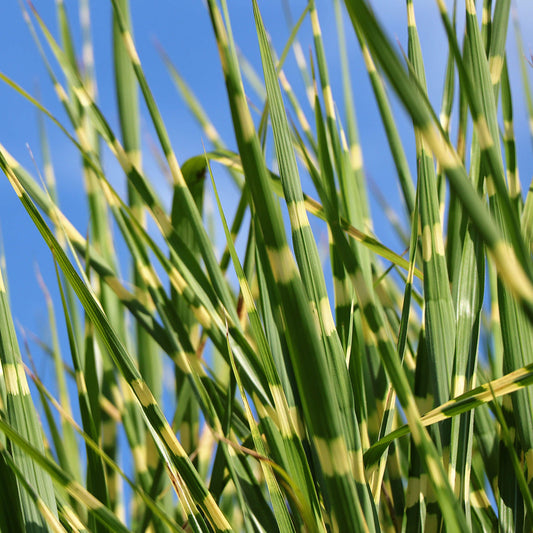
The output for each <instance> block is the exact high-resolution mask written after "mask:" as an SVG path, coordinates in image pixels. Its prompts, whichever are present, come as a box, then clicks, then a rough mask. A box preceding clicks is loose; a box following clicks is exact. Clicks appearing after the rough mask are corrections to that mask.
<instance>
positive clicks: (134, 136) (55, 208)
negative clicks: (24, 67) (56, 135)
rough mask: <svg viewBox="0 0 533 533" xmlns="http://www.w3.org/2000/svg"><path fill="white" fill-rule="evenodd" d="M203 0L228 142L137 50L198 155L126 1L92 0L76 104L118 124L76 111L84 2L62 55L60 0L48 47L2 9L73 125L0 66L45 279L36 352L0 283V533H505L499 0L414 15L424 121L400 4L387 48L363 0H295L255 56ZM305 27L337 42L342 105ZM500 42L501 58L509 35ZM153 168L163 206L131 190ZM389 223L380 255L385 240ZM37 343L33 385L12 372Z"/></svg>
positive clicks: (527, 514) (522, 351) (4, 155)
mask: <svg viewBox="0 0 533 533" xmlns="http://www.w3.org/2000/svg"><path fill="white" fill-rule="evenodd" d="M205 4H206V6H205V8H206V10H207V12H208V14H209V20H210V23H211V29H212V33H213V37H214V39H215V41H216V43H217V48H218V54H219V56H218V60H219V63H220V69H221V74H222V77H223V80H224V83H225V87H224V88H221V89H220V93H219V94H217V95H216V97H217V101H218V102H219V104H220V105H227V108H228V110H229V113H230V117H231V119H230V123H229V124H227V125H226V126H227V128H225V130H224V131H226V130H227V131H229V132H230V133H229V134H228V135H227V138H225V136H226V134H224V135H223V134H221V133H219V131H217V128H215V126H214V124H213V122H212V120H211V118H210V117H209V114H208V113H207V111H206V110H205V108H204V106H203V105H202V102H201V101H200V100H199V99H198V98H197V96H196V95H195V94H194V91H193V90H192V89H191V87H190V86H189V84H188V83H187V81H186V80H185V79H184V78H183V76H182V75H181V73H180V71H179V68H178V66H176V65H175V64H174V63H173V61H172V59H171V58H172V54H171V53H170V51H165V50H163V49H162V47H160V46H159V51H160V54H161V56H162V59H163V68H166V69H167V71H168V74H169V76H170V78H171V80H172V81H173V82H174V83H175V86H176V89H177V91H178V93H179V95H180V96H181V98H182V100H183V102H184V103H185V105H186V106H187V108H188V110H189V111H190V113H191V114H192V116H193V118H194V119H195V120H196V121H197V123H198V125H199V127H200V128H201V130H202V132H203V139H204V142H205V143H206V145H205V146H204V145H203V144H202V142H201V140H198V147H197V148H198V149H197V151H196V152H195V153H194V154H193V155H192V156H191V157H189V158H188V159H187V160H185V161H182V162H179V161H178V157H177V155H176V150H175V147H174V145H173V140H172V138H171V136H170V134H169V130H168V124H167V117H166V116H163V114H162V113H161V111H160V106H159V105H158V102H157V101H156V99H155V97H154V93H153V92H152V89H151V85H150V79H148V76H147V73H146V71H145V69H144V67H143V58H142V57H141V56H140V53H139V52H138V50H137V48H136V44H135V38H134V35H133V27H132V26H133V24H132V20H135V17H134V16H133V15H134V13H132V12H131V10H135V5H134V4H133V3H131V5H130V2H129V1H128V0H111V1H110V7H111V8H112V9H110V11H109V12H110V16H111V17H112V19H111V24H112V28H113V32H112V38H111V39H110V44H109V53H110V57H112V64H113V71H114V77H115V87H114V88H112V89H109V88H108V87H100V88H98V91H100V92H102V91H106V92H107V91H109V90H110V91H111V92H113V90H114V94H115V99H116V104H117V108H116V111H115V112H114V114H113V116H111V115H110V114H109V115H107V114H106V113H104V110H103V109H102V108H101V107H100V104H99V101H98V97H97V94H98V91H97V78H96V71H97V68H98V65H95V64H94V63H93V53H92V48H93V37H92V33H93V32H92V29H91V24H90V17H89V14H90V10H89V4H88V2H87V1H86V0H85V1H81V0H80V2H79V10H80V20H81V26H80V29H81V35H80V39H78V36H76V35H75V33H74V31H75V30H74V29H73V26H72V25H71V22H70V16H69V15H70V14H69V13H67V8H68V9H71V6H70V5H67V4H66V3H63V2H57V3H56V9H57V21H58V24H57V30H56V31H57V33H56V32H55V31H52V30H51V27H50V25H49V23H48V22H47V21H45V20H43V18H41V16H40V14H39V13H38V11H37V10H36V9H35V8H34V7H33V6H31V5H30V8H29V9H30V11H29V12H26V11H24V16H25V19H26V22H27V24H28V29H29V32H30V33H31V35H32V36H33V38H34V40H35V43H36V46H37V48H38V50H39V53H40V54H41V57H42V60H43V62H44V65H45V67H46V69H47V72H48V74H49V77H50V82H51V83H52V86H53V88H54V90H55V92H56V94H57V96H58V99H59V102H60V105H61V106H62V107H63V110H64V116H65V117H66V119H67V120H68V121H69V123H68V124H66V123H65V124H63V123H61V122H60V120H59V119H58V118H57V117H56V116H54V114H53V113H51V112H50V111H49V110H48V109H47V107H46V105H44V104H42V103H40V102H39V101H38V99H37V98H35V97H32V96H31V95H30V94H29V93H28V92H27V91H26V90H25V89H24V88H23V87H20V86H19V85H18V84H17V83H16V81H15V80H12V79H11V78H9V76H8V75H6V74H3V73H0V78H1V80H2V81H3V82H4V83H6V84H7V85H9V86H10V88H11V90H13V91H16V92H18V93H19V94H20V96H22V97H23V98H24V99H26V101H27V102H28V103H30V104H31V105H33V106H34V107H35V108H36V109H37V111H38V113H39V128H40V136H41V149H42V158H43V162H44V171H43V174H44V180H43V181H42V182H41V181H40V177H39V175H34V174H33V173H32V172H30V171H29V170H27V169H25V168H23V167H22V166H21V165H20V164H19V162H18V161H16V159H15V158H14V157H13V156H12V155H11V154H10V153H9V151H8V148H7V145H8V144H9V143H8V140H5V139H0V142H2V144H0V168H1V169H2V171H3V174H4V175H5V178H6V180H7V182H8V183H9V184H10V185H11V187H12V188H13V189H14V191H15V193H16V196H17V197H18V199H19V201H20V202H21V204H22V206H23V208H24V209H25V211H26V212H27V214H28V216H29V218H30V219H31V221H32V222H33V224H34V225H35V227H36V228H37V230H38V232H39V233H40V235H41V237H42V239H43V242H45V243H46V245H47V246H48V248H49V249H50V251H51V254H52V257H53V261H54V263H55V266H56V272H57V276H56V277H55V278H54V279H53V280H51V281H50V280H47V281H46V282H45V281H43V280H40V283H41V286H42V289H43V293H44V295H45V302H46V311H47V314H48V317H49V321H48V323H47V325H46V329H47V330H48V331H49V339H50V340H48V339H43V340H40V339H38V343H37V347H35V346H34V345H33V343H30V342H29V338H27V337H26V336H25V335H22V334H21V335H19V336H18V337H17V334H16V331H15V327H14V321H13V318H12V314H11V307H10V303H9V297H8V291H7V286H8V285H7V276H6V272H5V268H4V267H3V264H4V262H3V261H2V268H1V269H0V479H1V481H2V483H3V485H2V486H3V487H6V490H5V495H6V496H5V498H1V499H0V531H26V530H27V531H69V532H70V531H99V532H100V531H101V532H108V531H154V532H158V533H159V532H161V533H166V532H170V531H177V532H179V531H194V532H208V531H217V532H218V531H246V532H250V533H252V532H261V531H265V532H272V531H280V532H283V533H285V532H291V531H309V532H314V531H317V532H318V531H320V532H326V531H343V532H344V531H357V532H358V531H369V532H373V531H382V530H383V531H397V532H400V531H441V530H446V531H450V532H452V531H453V532H455V531H492V530H495V529H498V530H504V531H530V530H531V529H532V527H533V497H532V492H531V491H532V489H533V481H532V480H533V426H532V424H531V418H532V413H533V389H532V388H531V385H532V384H533V361H532V360H531V357H532V355H531V354H532V353H533V263H532V261H531V242H532V241H533V224H532V213H533V193H532V192H531V188H530V189H529V191H528V192H527V194H525V195H524V194H523V192H522V187H521V182H520V174H519V170H520V168H519V164H518V160H519V159H518V153H519V150H521V149H523V148H522V143H521V139H520V138H515V134H516V131H517V129H516V128H515V126H514V124H513V117H516V116H517V115H518V114H519V113H520V110H521V109H522V107H523V104H522V102H521V101H520V100H519V99H517V98H516V96H515V92H516V87H515V86H516V82H515V79H514V73H513V72H511V70H510V64H511V61H510V58H509V57H508V52H507V51H506V43H507V41H508V39H509V37H508V35H507V34H508V33H510V32H509V28H510V23H509V19H510V2H509V1H508V0H498V2H496V3H495V5H494V6H492V3H491V2H490V1H489V0H486V1H485V2H484V3H483V5H482V6H478V5H476V3H475V2H474V1H473V0H466V2H465V3H464V5H459V4H458V5H454V10H453V13H449V12H448V10H447V5H446V3H445V2H444V1H443V0H438V1H437V6H438V10H439V14H440V23H441V24H442V27H443V32H444V34H445V35H446V39H447V40H446V42H444V45H445V46H443V47H442V52H443V53H446V54H447V57H446V62H445V65H446V66H445V70H444V71H443V72H442V81H443V84H444V86H443V92H442V95H441V97H440V101H441V107H440V109H435V108H434V107H433V106H432V103H431V102H433V101H434V100H435V98H434V95H432V94H430V93H429V89H428V87H429V84H428V83H427V81H426V74H427V72H426V68H427V65H425V64H424V60H423V51H424V42H423V41H422V40H421V38H420V35H419V30H420V26H419V24H421V23H420V22H418V24H417V18H416V6H415V3H414V2H413V1H412V0H406V3H405V9H406V20H407V26H406V28H405V39H406V43H407V46H406V52H405V54H403V53H402V52H403V51H402V50H401V49H400V48H399V47H398V46H397V45H396V44H394V43H393V41H392V40H391V39H390V37H389V36H388V35H387V33H386V31H385V30H384V29H383V25H382V24H381V23H380V21H379V20H378V19H377V18H376V15H375V13H374V10H373V9H372V6H371V2H365V1H364V0H345V1H344V2H340V1H339V0H333V2H331V5H330V4H329V3H328V4H326V5H322V4H319V5H316V4H315V1H314V0H309V2H307V3H306V5H304V6H302V8H301V11H300V13H298V18H297V19H296V22H295V23H293V22H292V21H291V16H290V13H288V11H290V10H288V9H287V4H288V2H286V3H285V6H284V7H285V15H286V16H287V21H288V24H289V30H288V32H287V35H288V39H287V41H286V42H284V43H277V42H272V41H271V39H270V37H269V34H268V31H269V28H268V25H266V24H265V22H264V20H263V17H262V11H263V10H264V6H263V5H262V3H261V2H258V1H257V0H252V1H251V4H250V5H251V10H250V20H249V21H248V23H249V25H250V28H253V30H254V32H255V34H256V36H257V43H258V50H259V54H258V57H257V62H255V63H254V61H251V60H250V58H247V57H246V55H247V54H248V52H249V51H248V50H245V52H244V53H243V52H241V51H239V47H238V44H239V33H238V32H237V31H236V29H235V28H234V29H232V23H231V22H232V18H231V12H230V11H231V7H232V6H231V3H230V2H227V0H207V1H206V2H205ZM23 9H24V8H23ZM176 9H178V10H179V9H182V8H181V6H178V7H176ZM328 10H329V11H328ZM478 10H479V12H478ZM330 15H331V16H330ZM324 21H329V22H331V21H334V22H331V23H334V24H335V25H336V26H335V27H336V31H335V32H334V33H336V35H337V36H338V39H337V42H336V43H335V44H338V51H339V64H340V73H339V76H340V77H339V79H340V80H341V86H340V87H335V84H334V81H333V80H336V79H337V73H336V72H334V71H333V70H332V65H334V64H336V62H334V61H332V60H331V58H330V57H329V54H331V47H330V46H329V45H330V44H331V43H330V41H331V36H330V35H329V33H330V32H328V34H325V33H324V30H323V27H322V23H323V22H324ZM457 28H461V32H459V30H458V29H457ZM463 29H464V33H463ZM234 30H235V33H234ZM306 31H307V32H308V33H306ZM514 32H515V36H516V41H517V43H518V48H519V50H520V51H521V53H522V45H521V42H522V41H521V37H520V28H519V25H518V23H517V22H516V21H515V26H514ZM420 34H421V32H420ZM78 42H81V43H82V47H83V56H82V57H83V60H82V61H80V60H79V57H80V52H79V51H78V50H77V48H76V43H78ZM349 43H353V44H349ZM351 46H354V47H355V50H351V49H350V47H351ZM306 48H307V49H310V51H311V53H310V54H308V55H306V54H304V53H303V52H302V50H304V49H306ZM353 53H357V54H359V55H360V57H361V65H364V67H363V69H362V71H361V72H357V73H355V75H357V76H366V77H367V78H368V82H369V87H370V91H371V94H372V98H373V100H374V101H373V104H372V105H374V104H375V108H376V112H377V118H376V120H379V121H380V122H381V124H382V126H383V131H384V135H383V139H382V141H381V145H380V146H379V150H380V151H381V152H382V153H384V152H387V153H388V156H390V159H391V161H392V165H393V166H392V167H391V168H393V170H392V173H393V180H397V183H395V184H394V186H395V187H396V190H398V191H399V194H400V197H401V198H400V200H401V202H402V203H403V206H404V207H405V209H402V211H401V212H394V211H392V210H391V206H390V205H389V200H390V191H388V190H379V191H373V190H372V187H371V186H372V181H371V180H372V176H370V175H369V172H368V171H367V170H368V166H367V165H368V163H367V161H368V158H369V157H370V155H369V154H367V153H365V150H364V140H365V139H364V134H365V133H366V132H368V131H369V129H371V128H373V127H374V124H373V123H366V122H364V121H361V122H360V123H358V121H357V115H360V113H361V110H362V109H363V106H368V102H364V101H362V100H361V99H360V98H358V97H357V90H356V89H355V87H356V84H355V83H354V82H353V79H354V70H353V68H352V65H351V60H350V57H352V54H353ZM291 54H294V58H295V62H296V66H297V69H296V77H298V76H299V77H300V78H301V79H294V74H295V73H294V72H293V71H292V69H291ZM521 61H522V62H521V68H522V72H521V75H522V79H521V80H520V81H519V83H520V84H521V87H522V91H523V92H524V93H525V94H526V105H527V109H528V112H529V116H530V117H531V116H533V105H532V104H531V102H532V101H533V95H532V94H531V87H530V83H529V66H528V65H527V62H526V61H525V60H524V58H523V57H522V58H521ZM254 65H255V66H254ZM298 86H302V87H303V91H299V90H298V89H297V87H298ZM392 95H394V96H392ZM392 98H395V99H396V100H397V101H399V102H400V103H401V105H402V106H403V107H404V109H405V111H406V112H407V115H408V117H409V119H410V125H411V127H410V129H409V128H408V129H407V130H405V127H402V126H401V121H400V120H399V119H398V117H397V109H396V108H395V105H394V104H395V102H394V101H392ZM365 116H366V115H365ZM45 119H49V121H50V122H52V123H53V125H54V127H58V128H59V129H60V130H61V131H62V132H63V133H64V134H65V135H66V137H67V139H68V141H69V142H70V143H71V145H72V148H73V149H74V151H75V152H76V154H77V156H78V157H79V161H80V176H81V179H82V180H83V183H84V187H85V196H86V200H87V207H88V216H89V225H88V228H89V229H88V231H82V230H81V229H78V228H76V227H75V225H74V224H73V223H72V222H71V221H70V220H69V218H68V217H67V216H66V215H65V214H64V212H63V211H62V208H61V205H60V202H59V194H58V192H60V190H61V184H60V183H57V184H56V178H55V174H54V166H53V155H54V146H49V144H48V138H47V135H46V130H47V124H46V121H45ZM115 122H116V123H117V124H118V126H117V127H116V128H115V126H114V123H115ZM530 122H531V120H530ZM143 123H145V124H149V127H150V128H151V130H152V131H153V132H154V133H155V138H156V140H154V141H153V143H152V144H153V145H156V149H155V150H154V149H153V146H152V147H151V148H152V150H150V147H147V146H146V145H145V144H146V143H143V142H142V140H141V139H142V135H141V132H142V128H143ZM220 131H222V130H221V129H220ZM469 132H471V133H469ZM408 135H410V137H411V138H410V139H407V136H408ZM411 147H413V148H411ZM158 151H159V152H160V153H161V156H159V155H157V154H156V152H158ZM104 152H105V153H107V155H109V154H111V155H112V157H113V158H115V159H116V163H117V166H116V168H117V169H119V170H120V177H121V179H122V180H123V184H124V187H121V188H120V189H118V188H117V186H116V183H117V181H116V176H113V179H111V174H110V173H109V171H108V169H107V166H106V165H104V157H103V153H104ZM154 154H155V155H154ZM154 157H155V158H156V163H157V164H158V165H159V168H160V171H161V174H162V175H164V176H166V177H167V178H168V190H167V192H166V194H167V195H168V198H169V199H170V201H168V202H167V201H165V200H164V199H163V198H161V197H160V195H159V193H158V189H157V188H156V186H155V182H154V180H153V178H152V179H151V178H150V176H149V174H148V172H146V170H145V165H146V161H147V160H150V159H152V158H154ZM180 163H181V164H180ZM389 186H390V185H387V187H389ZM228 189H229V190H231V194H228V192H227V191H228ZM119 190H122V191H124V194H122V193H120V192H119ZM372 196H375V197H376V200H377V201H378V202H380V203H381V205H382V207H383V208H384V209H383V211H384V213H385V215H386V217H388V221H384V220H383V217H380V216H376V214H373V211H372V206H373V204H372ZM211 198H214V200H215V201H214V202H210V201H209V200H210V199H211ZM391 203H392V202H391ZM213 205H215V206H216V207H215V208H214V209H213ZM230 212H231V213H232V216H231V218H230V217H229V213H230ZM152 222H155V224H153V223H152ZM386 224H390V228H391V229H392V232H393V233H395V235H394V237H393V238H392V239H388V238H387V240H383V239H381V238H380V237H379V236H378V235H382V234H386V232H384V231H382V228H381V226H384V225H386ZM6 226H7V224H6V223H4V227H6ZM213 226H217V227H218V226H219V227H220V228H222V229H223V235H224V240H223V242H222V243H215V240H216V235H215V234H214V233H215V232H214V231H213ZM387 229H388V228H387ZM391 243H392V244H391ZM217 244H218V245H220V249H219V247H218V246H217ZM118 250H123V251H120V252H119V251H118ZM6 260H7V264H8V265H9V262H10V258H9V257H8V258H7V259H6ZM125 272H127V274H125ZM52 283H53V284H57V288H58V293H59V298H58V299H57V301H55V300H54V299H52V298H51V297H50V295H49V288H50V285H51V284H52ZM12 296H13V295H12ZM15 297H16V295H15ZM60 323H64V327H63V326H61V327H60V326H59V324H60ZM63 330H64V331H66V335H65V342H62V339H61V338H60V335H61V334H60V331H63ZM22 341H26V342H24V343H22ZM65 347H66V348H65ZM21 348H24V349H21ZM37 352H39V357H40V356H41V355H42V354H44V355H43V357H44V356H49V357H50V360H51V361H52V364H53V368H54V371H55V373H54V378H53V381H55V383H49V382H47V380H46V379H44V378H43V377H42V376H39V375H37V374H36V373H35V372H34V371H33V370H32V369H31V364H30V365H29V366H26V365H25V362H26V361H28V362H29V363H32V361H33V357H35V356H36V354H37ZM31 383H33V386H30V384H31ZM55 390H57V396H58V397H57V398H55V397H54V393H53V392H51V391H55ZM41 413H42V415H41ZM73 413H76V414H73ZM77 413H79V416H78V415H77ZM39 416H41V418H42V420H40V419H39Z"/></svg>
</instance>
